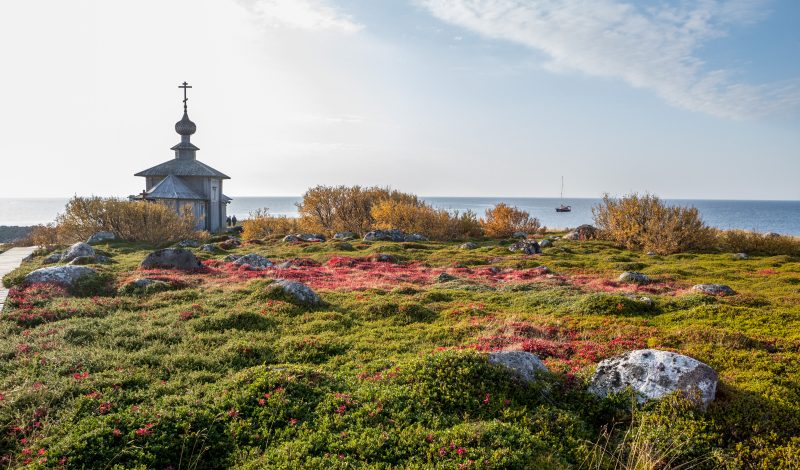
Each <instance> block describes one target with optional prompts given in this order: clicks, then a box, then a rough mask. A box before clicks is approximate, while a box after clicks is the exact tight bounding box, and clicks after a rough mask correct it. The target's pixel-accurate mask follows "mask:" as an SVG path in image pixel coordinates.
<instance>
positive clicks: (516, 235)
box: [511, 232, 528, 238]
mask: <svg viewBox="0 0 800 470" xmlns="http://www.w3.org/2000/svg"><path fill="white" fill-rule="evenodd" d="M511 238H528V234H527V233H525V232H514V234H513V235H511Z"/></svg>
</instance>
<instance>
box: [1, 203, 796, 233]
mask: <svg viewBox="0 0 800 470" xmlns="http://www.w3.org/2000/svg"><path fill="white" fill-rule="evenodd" d="M423 199H424V200H425V201H427V202H428V203H430V204H431V205H433V206H435V207H438V208H442V209H447V210H459V211H465V210H472V211H474V212H476V213H477V214H478V215H483V213H484V211H486V209H488V208H490V207H492V206H494V205H495V204H497V203H498V202H505V203H506V204H510V205H514V206H517V207H519V208H520V209H524V210H526V211H528V212H529V213H530V214H531V215H532V216H535V217H537V218H538V219H539V220H540V221H541V222H542V225H545V226H547V227H551V228H563V227H575V226H578V225H580V224H585V223H591V222H592V206H594V205H595V204H597V203H598V202H599V199H564V203H565V204H569V205H571V206H572V212H569V213H556V212H555V207H556V206H558V205H559V203H560V200H559V199H557V198H503V197H426V198H423ZM299 201H300V198H299V197H239V198H237V197H234V198H233V202H232V203H231V205H230V206H229V208H228V213H229V214H234V215H236V217H237V218H239V219H244V218H246V217H247V216H248V214H249V213H250V212H251V211H253V210H256V209H260V208H265V207H266V208H269V211H270V213H272V214H279V215H287V216H290V217H292V216H296V215H297V208H296V207H295V203H297V202H299ZM66 202H67V199H59V198H53V199H45V198H35V199H32V198H29V199H8V198H0V225H35V224H43V223H48V222H51V221H53V219H54V218H55V216H56V214H58V213H59V212H61V211H63V209H64V204H66ZM666 202H668V203H670V204H675V205H681V206H694V207H697V209H698V210H699V211H700V214H701V215H702V217H703V220H705V221H706V223H708V224H709V225H712V226H714V227H719V228H741V229H747V230H756V231H759V232H778V233H784V234H790V235H798V236H800V201H723V200H688V199H687V200H666Z"/></svg>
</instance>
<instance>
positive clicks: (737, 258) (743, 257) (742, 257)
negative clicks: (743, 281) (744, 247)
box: [733, 253, 750, 260]
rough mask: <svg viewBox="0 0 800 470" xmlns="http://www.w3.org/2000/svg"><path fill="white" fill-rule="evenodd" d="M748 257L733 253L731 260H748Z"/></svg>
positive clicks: (745, 254) (744, 254)
mask: <svg viewBox="0 0 800 470" xmlns="http://www.w3.org/2000/svg"><path fill="white" fill-rule="evenodd" d="M749 258H750V257H749V256H747V253H734V255H733V259H736V260H740V259H749Z"/></svg>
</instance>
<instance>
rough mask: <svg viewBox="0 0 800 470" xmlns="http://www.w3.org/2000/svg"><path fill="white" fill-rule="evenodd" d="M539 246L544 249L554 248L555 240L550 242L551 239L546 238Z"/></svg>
mask: <svg viewBox="0 0 800 470" xmlns="http://www.w3.org/2000/svg"><path fill="white" fill-rule="evenodd" d="M539 246H540V247H542V248H548V247H551V246H553V240H550V239H549V238H545V239H544V240H542V241H540V242H539Z"/></svg>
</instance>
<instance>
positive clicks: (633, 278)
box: [617, 271, 650, 284]
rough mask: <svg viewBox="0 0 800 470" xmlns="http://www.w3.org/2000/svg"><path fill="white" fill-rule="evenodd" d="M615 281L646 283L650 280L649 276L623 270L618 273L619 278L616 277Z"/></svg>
mask: <svg viewBox="0 0 800 470" xmlns="http://www.w3.org/2000/svg"><path fill="white" fill-rule="evenodd" d="M617 281H619V282H624V283H627V284H648V283H649V282H650V278H649V277H647V275H645V274H642V273H637V272H633V271H625V272H624V273H622V274H620V275H619V279H617Z"/></svg>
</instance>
